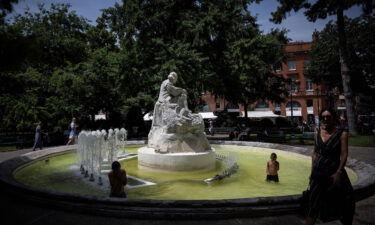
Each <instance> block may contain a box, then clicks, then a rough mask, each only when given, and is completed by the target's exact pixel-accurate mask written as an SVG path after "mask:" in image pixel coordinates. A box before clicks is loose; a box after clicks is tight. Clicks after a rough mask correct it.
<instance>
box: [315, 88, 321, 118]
mask: <svg viewBox="0 0 375 225" xmlns="http://www.w3.org/2000/svg"><path fill="white" fill-rule="evenodd" d="M315 91H316V97H317V98H318V114H319V113H320V107H319V106H320V98H319V97H320V93H319V92H320V89H319V88H315Z"/></svg>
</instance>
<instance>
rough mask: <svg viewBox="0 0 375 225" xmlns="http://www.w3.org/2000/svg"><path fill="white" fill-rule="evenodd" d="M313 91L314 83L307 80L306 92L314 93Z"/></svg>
mask: <svg viewBox="0 0 375 225" xmlns="http://www.w3.org/2000/svg"><path fill="white" fill-rule="evenodd" d="M312 90H313V83H312V80H310V79H307V80H306V91H312Z"/></svg>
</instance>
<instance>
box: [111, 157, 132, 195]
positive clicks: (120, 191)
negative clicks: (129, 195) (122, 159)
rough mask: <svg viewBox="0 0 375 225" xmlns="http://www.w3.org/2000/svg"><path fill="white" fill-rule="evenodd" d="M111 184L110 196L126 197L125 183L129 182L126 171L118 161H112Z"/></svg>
mask: <svg viewBox="0 0 375 225" xmlns="http://www.w3.org/2000/svg"><path fill="white" fill-rule="evenodd" d="M108 178H109V182H110V184H111V194H110V195H109V197H118V198H126V193H125V185H126V183H127V182H128V178H127V177H126V171H125V170H123V169H121V164H120V163H119V162H117V161H114V162H113V163H112V171H111V172H109V173H108Z"/></svg>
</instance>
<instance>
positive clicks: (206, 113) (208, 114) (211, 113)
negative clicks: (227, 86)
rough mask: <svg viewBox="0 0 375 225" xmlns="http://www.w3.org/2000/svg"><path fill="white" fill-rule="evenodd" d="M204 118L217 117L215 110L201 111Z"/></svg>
mask: <svg viewBox="0 0 375 225" xmlns="http://www.w3.org/2000/svg"><path fill="white" fill-rule="evenodd" d="M199 114H200V115H201V116H202V117H203V119H216V118H217V116H215V115H214V113H213V112H200V113H199Z"/></svg>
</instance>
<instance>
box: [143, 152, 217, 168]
mask: <svg viewBox="0 0 375 225" xmlns="http://www.w3.org/2000/svg"><path fill="white" fill-rule="evenodd" d="M215 161H216V159H215V150H213V149H211V150H208V151H205V152H199V153H195V152H184V153H164V154H162V153H156V152H155V149H154V148H149V147H142V148H140V149H138V166H140V167H143V168H149V169H157V170H165V171H196V170H210V169H214V168H215Z"/></svg>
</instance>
